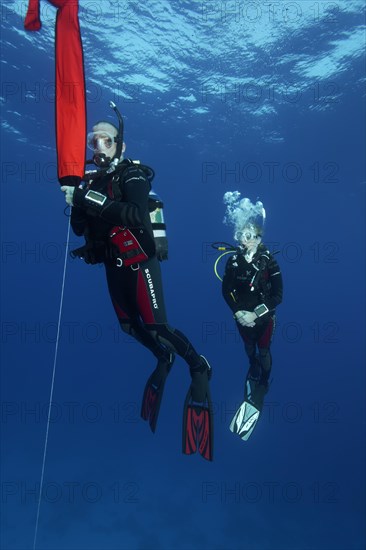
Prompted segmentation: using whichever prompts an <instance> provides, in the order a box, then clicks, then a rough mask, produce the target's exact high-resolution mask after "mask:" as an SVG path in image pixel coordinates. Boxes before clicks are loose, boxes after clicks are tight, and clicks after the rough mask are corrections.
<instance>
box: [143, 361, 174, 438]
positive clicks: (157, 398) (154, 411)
mask: <svg viewBox="0 0 366 550" xmlns="http://www.w3.org/2000/svg"><path fill="white" fill-rule="evenodd" d="M174 359H175V355H174V353H168V354H167V356H166V357H164V358H162V359H160V360H159V361H158V365H157V367H156V369H155V370H154V372H153V373H152V374H151V376H150V377H149V378H148V381H147V382H146V385H145V389H144V395H143V397H142V405H141V418H143V419H144V420H147V421H148V422H149V425H150V428H151V431H152V432H153V433H155V430H156V424H157V421H158V416H159V411H160V405H161V400H162V398H163V392H164V386H165V382H166V379H167V377H168V374H169V372H170V369H171V368H172V365H173V363H174Z"/></svg>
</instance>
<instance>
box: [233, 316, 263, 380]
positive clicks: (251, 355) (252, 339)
mask: <svg viewBox="0 0 366 550" xmlns="http://www.w3.org/2000/svg"><path fill="white" fill-rule="evenodd" d="M237 326H238V330H239V334H240V336H241V338H242V340H243V343H244V348H245V352H246V354H247V356H248V359H249V370H248V374H247V376H248V377H250V378H251V379H253V380H259V378H260V364H259V361H258V357H257V343H256V333H257V327H243V326H242V325H241V324H240V323H237Z"/></svg>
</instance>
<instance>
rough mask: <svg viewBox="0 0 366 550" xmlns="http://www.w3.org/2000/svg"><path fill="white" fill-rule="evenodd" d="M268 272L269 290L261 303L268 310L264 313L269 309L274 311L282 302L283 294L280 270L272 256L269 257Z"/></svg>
mask: <svg viewBox="0 0 366 550" xmlns="http://www.w3.org/2000/svg"><path fill="white" fill-rule="evenodd" d="M268 274H269V278H270V283H271V292H270V294H269V295H268V296H266V299H265V301H264V302H263V304H264V305H265V306H266V307H267V309H268V312H266V313H265V315H267V314H270V313H271V311H274V310H275V309H276V307H277V306H278V305H279V304H280V303H281V302H282V295H283V283H282V275H281V271H280V268H279V266H278V263H277V262H276V260H275V259H274V258H273V256H271V257H270V260H269V263H268ZM260 305H262V304H260ZM259 316H262V315H259Z"/></svg>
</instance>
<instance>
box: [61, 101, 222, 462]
mask: <svg viewBox="0 0 366 550" xmlns="http://www.w3.org/2000/svg"><path fill="white" fill-rule="evenodd" d="M110 106H111V107H112V109H113V110H114V111H115V113H116V115H117V117H118V121H119V123H118V128H117V127H116V126H114V125H113V124H111V123H110V122H106V121H100V122H98V123H97V124H95V126H94V127H93V130H92V132H90V133H89V134H88V136H87V145H88V147H89V148H90V149H91V150H92V151H93V153H94V156H93V159H92V161H88V163H91V162H93V163H94V164H95V165H96V166H97V167H98V169H97V170H93V171H91V172H90V173H88V172H87V173H86V174H85V176H84V181H85V183H84V186H83V187H81V186H79V187H73V186H67V185H66V186H62V187H61V190H62V191H63V192H64V193H65V198H66V202H67V204H68V205H70V206H72V211H71V226H72V229H73V231H74V233H75V234H76V235H78V236H82V235H83V236H84V237H85V241H86V242H85V245H84V246H83V247H81V248H79V249H77V250H75V251H73V253H72V255H73V256H74V257H79V258H82V259H84V260H85V261H86V263H90V264H95V263H103V264H104V266H105V271H106V278H107V284H108V289H109V294H110V297H111V300H112V304H113V306H114V309H115V312H116V315H117V317H118V321H119V324H120V326H121V329H122V330H123V331H124V332H126V333H127V334H129V335H131V336H132V337H133V338H135V339H136V340H137V341H138V342H140V343H141V344H142V345H143V346H145V347H146V348H148V349H149V350H150V351H151V353H152V354H153V355H154V356H155V358H156V360H157V366H156V368H155V370H154V371H153V373H152V374H151V376H150V377H149V379H148V380H147V383H146V386H145V390H144V393H143V400H142V407H141V416H142V418H143V419H144V420H146V421H148V422H149V425H150V428H151V430H152V432H155V429H156V424H157V420H158V415H159V409H160V405H161V400H162V395H163V390H164V386H165V382H166V379H167V376H168V374H169V372H170V369H171V367H172V365H173V362H174V359H175V354H178V355H180V356H181V357H182V358H183V359H184V360H185V361H186V363H187V364H188V366H189V369H190V375H191V384H190V387H189V390H188V393H187V397H186V399H185V404H184V415H183V453H185V454H192V453H195V452H196V451H197V450H198V452H199V453H200V454H201V455H202V456H203V457H204V458H205V459H207V460H212V457H213V418H212V405H211V399H210V391H209V380H210V378H211V372H212V371H211V367H210V365H209V363H208V361H207V359H206V358H205V357H203V356H202V355H199V354H198V353H197V352H196V350H195V349H194V347H193V346H192V344H191V343H190V341H189V340H188V339H187V337H186V336H185V335H184V334H183V333H182V332H180V331H179V330H177V329H175V328H172V327H171V326H170V325H169V324H168V322H167V315H166V310H165V304H164V296H163V286H162V278H161V271H160V264H159V261H162V260H164V259H166V258H167V241H166V239H165V236H164V235H165V233H164V231H163V230H164V227H165V226H164V224H161V223H160V224H159V223H158V224H156V223H155V224H153V225H154V227H153V225H152V214H153V213H154V212H157V211H159V210H161V207H162V203H161V202H160V201H159V200H158V198H157V196H156V195H155V196H153V197H151V182H152V180H153V178H154V172H153V170H152V169H151V168H150V167H148V166H145V165H142V164H140V163H138V162H137V161H132V160H130V159H124V157H123V153H124V151H125V148H126V146H125V143H124V141H123V119H122V116H121V114H120V112H119V111H118V109H117V107H116V105H115V104H114V103H113V102H110ZM155 221H156V220H155ZM160 221H161V220H160Z"/></svg>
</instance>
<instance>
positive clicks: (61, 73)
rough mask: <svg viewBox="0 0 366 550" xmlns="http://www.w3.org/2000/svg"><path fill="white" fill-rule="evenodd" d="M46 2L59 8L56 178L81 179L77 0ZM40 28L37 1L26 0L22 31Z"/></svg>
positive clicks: (83, 138) (81, 71)
mask: <svg viewBox="0 0 366 550" xmlns="http://www.w3.org/2000/svg"><path fill="white" fill-rule="evenodd" d="M49 2H50V3H51V4H53V5H54V6H55V7H57V8H58V11H57V18H56V146H57V166H58V178H59V179H61V178H65V177H69V176H71V177H74V176H76V177H77V178H81V177H82V176H83V175H84V170H85V147H86V105H85V78H84V63H83V47H82V42H81V34H80V26H79V18H78V11H79V0H49ZM40 27H41V21H40V16H39V0H29V5H28V12H27V15H26V19H25V28H26V29H27V30H39V29H40ZM77 178H76V181H77ZM71 179H72V178H71ZM62 183H64V182H62Z"/></svg>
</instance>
